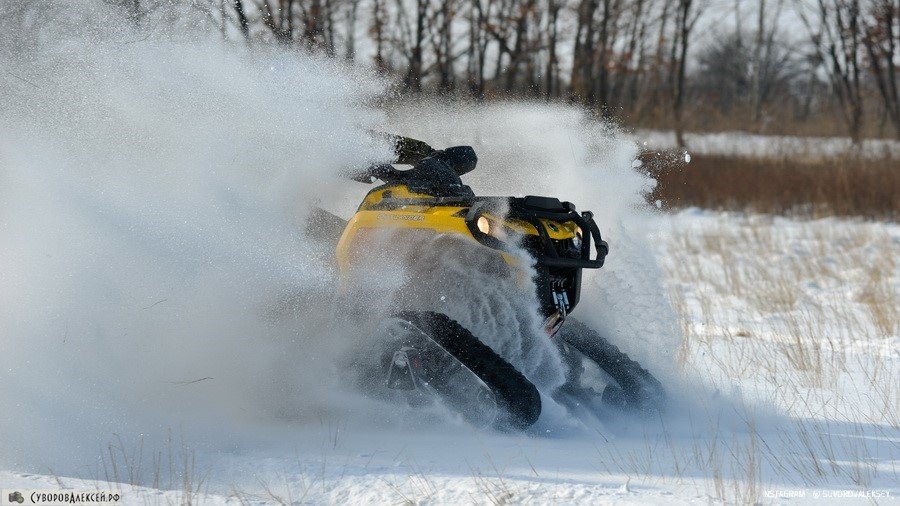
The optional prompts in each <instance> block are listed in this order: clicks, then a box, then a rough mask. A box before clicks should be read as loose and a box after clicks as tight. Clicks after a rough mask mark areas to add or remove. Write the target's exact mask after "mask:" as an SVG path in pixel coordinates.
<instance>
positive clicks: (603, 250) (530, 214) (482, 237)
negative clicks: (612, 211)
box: [466, 197, 609, 269]
mask: <svg viewBox="0 0 900 506" xmlns="http://www.w3.org/2000/svg"><path fill="white" fill-rule="evenodd" d="M529 198H531V197H526V198H525V199H521V202H522V203H519V204H518V205H515V204H514V202H515V201H512V200H511V205H510V209H509V213H508V214H507V217H508V218H515V219H519V220H523V221H526V222H528V223H530V224H531V225H532V226H534V228H535V229H536V230H537V232H538V237H539V239H540V242H541V249H542V250H543V251H534V252H532V254H533V255H534V257H535V261H536V262H537V264H538V265H541V266H546V267H553V268H576V269H599V268H600V267H603V263H604V262H605V261H606V255H607V254H609V245H608V244H607V243H606V241H604V240H603V238H602V237H601V236H600V228H599V227H598V226H597V223H596V222H595V221H594V213H592V212H590V211H583V212H581V213H578V212H577V211H576V210H575V206H574V205H572V204H571V203H569V202H566V203H560V204H559V209H564V210H563V211H554V210H549V209H547V208H536V206H529V205H528V203H527V201H528V199H529ZM515 200H519V199H515ZM551 200H554V201H556V202H557V203H559V201H558V200H556V199H551ZM484 204H485V202H484V201H481V202H476V203H475V204H474V205H473V206H472V207H471V208H469V212H468V213H466V226H468V228H469V232H471V233H472V236H473V237H475V239H477V240H478V242H480V243H481V244H484V245H485V246H488V247H490V248H494V249H501V250H505V249H508V245H507V244H506V243H504V242H503V241H501V240H499V239H497V238H496V237H493V236H491V235H489V234H485V233H484V232H482V231H481V230H479V229H478V224H477V222H478V218H479V217H480V216H481V215H482V208H483V207H484ZM541 219H545V220H551V221H556V222H559V223H565V222H569V221H571V222H574V223H575V224H576V225H578V226H579V227H580V228H581V230H583V231H585V233H584V236H583V237H582V240H581V258H571V257H561V256H559V253H558V252H557V251H556V247H555V246H554V245H553V240H552V239H551V238H550V236H549V234H548V233H547V228H546V227H545V226H544V224H543V222H541ZM592 238H593V241H594V245H595V246H594V249H595V251H596V255H597V256H596V258H591V239H592Z"/></svg>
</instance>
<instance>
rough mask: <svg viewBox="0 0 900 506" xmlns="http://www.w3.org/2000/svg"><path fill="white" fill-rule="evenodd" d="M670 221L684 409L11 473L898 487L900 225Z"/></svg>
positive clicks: (483, 485) (60, 480)
mask: <svg viewBox="0 0 900 506" xmlns="http://www.w3.org/2000/svg"><path fill="white" fill-rule="evenodd" d="M658 219H659V232H658V234H659V235H658V239H659V240H658V241H657V243H656V244H657V251H656V256H657V258H658V260H659V262H660V263H661V264H662V266H663V267H664V271H665V285H666V287H667V289H668V292H669V294H670V296H671V299H672V301H673V303H674V305H675V307H676V308H677V309H678V313H679V316H680V322H681V327H682V329H683V333H684V340H683V342H682V346H681V348H680V349H679V350H678V355H677V357H675V360H676V362H677V364H678V368H679V370H680V373H679V376H680V379H681V381H680V383H679V385H678V386H676V385H675V384H672V385H671V387H672V389H673V392H672V393H673V395H674V396H675V398H676V399H679V401H680V402H682V403H683V405H682V406H679V407H677V408H675V409H673V410H671V411H670V413H667V414H666V415H665V417H664V419H663V420H654V421H648V422H637V421H623V420H617V421H616V420H608V421H606V422H605V423H604V424H600V425H592V426H587V425H584V426H569V427H568V428H566V429H564V430H559V429H557V428H553V427H551V426H549V425H547V424H544V425H541V424H539V428H537V429H535V430H532V431H531V432H530V433H529V434H526V435H511V434H506V435H504V434H496V433H484V432H476V431H474V430H469V429H467V428H466V427H464V426H461V425H459V424H453V423H450V424H447V425H446V426H442V427H438V428H430V429H429V428H421V427H420V428H419V429H417V430H415V431H409V430H391V429H386V428H385V429H381V430H377V431H376V430H373V429H366V428H363V427H360V426H359V425H358V424H354V423H352V422H349V423H341V422H340V421H339V420H338V421H335V420H331V421H325V420H323V421H322V422H321V423H320V424H318V425H316V424H313V425H312V426H310V425H305V426H297V427H296V428H293V429H292V428H290V427H287V428H286V427H284V426H281V427H279V428H277V429H276V430H275V431H274V432H272V433H271V437H270V440H269V441H267V442H266V443H264V444H258V445H256V446H255V447H254V448H253V449H252V450H246V449H241V450H237V451H234V452H220V453H214V454H202V453H197V452H195V451H194V450H192V449H190V448H187V447H183V446H182V443H179V442H177V436H176V437H175V440H174V441H173V442H171V445H170V446H169V447H167V448H165V449H162V450H159V453H157V454H154V457H153V458H150V456H149V455H147V454H144V455H143V456H142V455H141V453H142V452H143V451H144V450H143V449H141V448H139V447H134V446H132V447H125V446H123V444H121V443H119V442H116V441H110V444H109V447H108V448H106V449H105V450H108V451H107V452H104V453H105V455H104V456H102V457H101V460H102V462H101V463H99V464H98V465H97V467H96V468H95V469H92V470H89V471H86V472H85V473H84V474H83V475H81V476H80V479H79V478H74V477H71V476H68V475H66V476H53V475H52V473H49V470H46V471H47V474H45V475H40V474H31V475H28V474H18V473H13V472H3V473H0V483H2V484H3V487H4V488H14V487H28V488H58V487H66V488H69V487H72V488H76V489H78V488H82V487H88V488H92V487H97V488H100V489H111V488H112V489H121V490H122V491H123V494H124V497H125V499H126V502H128V503H135V504H136V503H143V502H148V501H149V502H154V503H162V504H167V503H178V502H183V501H186V500H190V501H191V502H197V503H209V504H218V503H280V504H296V503H299V504H306V503H332V504H336V503H346V502H353V503H381V504H384V503H414V504H461V503H478V504H505V503H513V504H516V503H534V504H546V503H556V504H570V503H592V504H596V503H616V504H623V503H624V504H647V503H665V504H672V503H674V504H688V503H707V502H710V501H712V502H726V503H752V502H762V503H788V504H794V503H797V502H816V503H820V502H823V503H826V504H830V503H835V504H844V503H846V502H847V501H851V502H859V503H873V502H874V503H879V504H890V503H892V502H894V501H896V500H897V497H898V496H900V486H898V483H900V477H898V466H900V428H898V422H900V409H898V406H900V329H898V325H900V317H898V314H897V311H898V307H900V269H898V266H897V264H896V262H897V261H898V255H897V252H898V251H900V227H898V226H897V225H892V224H882V223H864V222H854V221H843V220H836V219H826V220H819V221H793V220H790V219H785V218H772V217H767V216H742V215H718V214H710V213H705V212H700V211H685V212H682V213H680V214H678V215H674V216H661V217H659V218H658ZM610 261H611V262H612V261H614V257H613V256H611V257H610ZM597 277H598V278H600V279H602V277H603V275H602V273H600V274H598V275H597ZM699 384H702V385H703V386H702V387H700V386H698V385H699ZM686 385H693V386H691V387H687V386H686ZM688 392H689V393H688ZM551 429H554V430H551ZM148 453H149V452H148ZM85 480H87V481H85ZM92 480H97V481H92ZM113 482H121V483H142V484H144V485H149V487H146V488H145V487H139V486H138V487H132V486H127V485H120V484H119V483H113ZM154 484H155V485H156V486H159V487H161V488H163V489H166V490H169V491H166V492H162V491H159V490H156V489H153V488H152V485H154ZM888 496H890V498H889V497H888Z"/></svg>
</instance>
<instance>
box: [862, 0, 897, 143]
mask: <svg viewBox="0 0 900 506" xmlns="http://www.w3.org/2000/svg"><path fill="white" fill-rule="evenodd" d="M865 23H866V26H865V36H864V38H863V42H864V43H865V46H866V51H867V54H868V57H869V67H870V69H871V71H872V73H873V74H874V77H875V83H876V85H877V86H878V92H879V95H880V97H881V102H882V105H883V106H884V112H885V115H886V116H887V117H888V118H890V120H891V123H893V125H894V137H895V138H897V139H900V95H898V92H897V90H898V85H897V63H895V62H896V61H897V60H896V58H897V56H898V55H897V51H898V46H900V0H898V1H894V0H874V1H873V2H872V5H871V6H870V9H869V12H868V15H867V16H866V20H865Z"/></svg>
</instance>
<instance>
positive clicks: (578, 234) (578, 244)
mask: <svg viewBox="0 0 900 506" xmlns="http://www.w3.org/2000/svg"><path fill="white" fill-rule="evenodd" d="M581 236H582V232H581V227H575V237H573V238H572V244H574V245H575V247H576V248H578V249H581V240H582V237H581Z"/></svg>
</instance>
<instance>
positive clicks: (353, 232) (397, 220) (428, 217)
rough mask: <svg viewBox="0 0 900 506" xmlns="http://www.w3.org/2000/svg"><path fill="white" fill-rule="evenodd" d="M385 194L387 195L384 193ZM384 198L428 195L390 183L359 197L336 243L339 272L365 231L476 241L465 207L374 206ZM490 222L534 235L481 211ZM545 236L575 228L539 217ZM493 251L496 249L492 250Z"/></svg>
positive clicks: (529, 228) (566, 235)
mask: <svg viewBox="0 0 900 506" xmlns="http://www.w3.org/2000/svg"><path fill="white" fill-rule="evenodd" d="M386 193H387V195H386ZM385 198H392V199H430V198H433V197H432V196H431V195H425V194H419V193H413V192H410V191H409V188H407V187H406V186H405V185H392V186H388V187H384V188H378V189H375V190H372V191H371V192H369V194H368V195H366V197H365V199H363V202H362V204H360V206H359V210H357V212H356V214H355V215H354V216H353V218H351V219H350V221H349V222H348V224H347V227H346V228H345V229H344V232H343V234H341V238H340V240H339V241H338V245H337V252H336V256H337V262H338V266H339V268H340V270H341V272H346V271H347V270H348V269H349V267H350V264H351V262H352V259H351V249H352V247H353V244H354V242H355V241H356V240H357V239H358V237H359V235H360V234H361V233H362V234H365V233H366V231H367V230H390V229H425V230H433V231H435V232H436V233H440V234H456V235H460V236H463V237H467V238H469V239H471V240H472V241H473V242H476V243H477V240H476V239H475V238H474V237H473V236H472V233H471V232H470V231H469V227H468V226H467V225H466V221H465V214H466V212H467V211H468V209H469V208H468V207H467V206H456V205H449V206H448V205H434V206H431V205H408V206H403V207H400V208H399V209H390V210H385V209H377V207H376V206H377V205H378V204H379V203H381V201H382V200H384V199H385ZM484 216H486V217H487V218H488V219H489V220H490V221H491V222H492V223H493V224H495V225H502V226H501V227H500V229H504V228H507V229H509V230H511V231H512V232H513V233H515V234H520V235H538V231H537V229H536V228H535V227H534V225H532V224H531V223H528V222H526V221H522V220H516V219H502V217H498V216H494V215H492V214H490V213H485V214H484ZM540 221H541V222H542V223H543V224H544V227H545V229H546V230H547V235H548V236H549V237H550V238H552V239H560V240H562V239H570V238H572V237H574V236H575V234H576V233H577V231H578V227H577V226H576V225H575V223H573V222H566V223H559V222H555V221H551V220H543V219H542V220H540ZM495 251H496V250H495ZM498 253H500V254H501V255H503V258H504V260H505V261H506V263H508V264H510V265H516V264H518V261H517V260H516V259H515V258H514V257H513V256H511V255H509V254H507V253H503V252H499V251H498Z"/></svg>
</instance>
